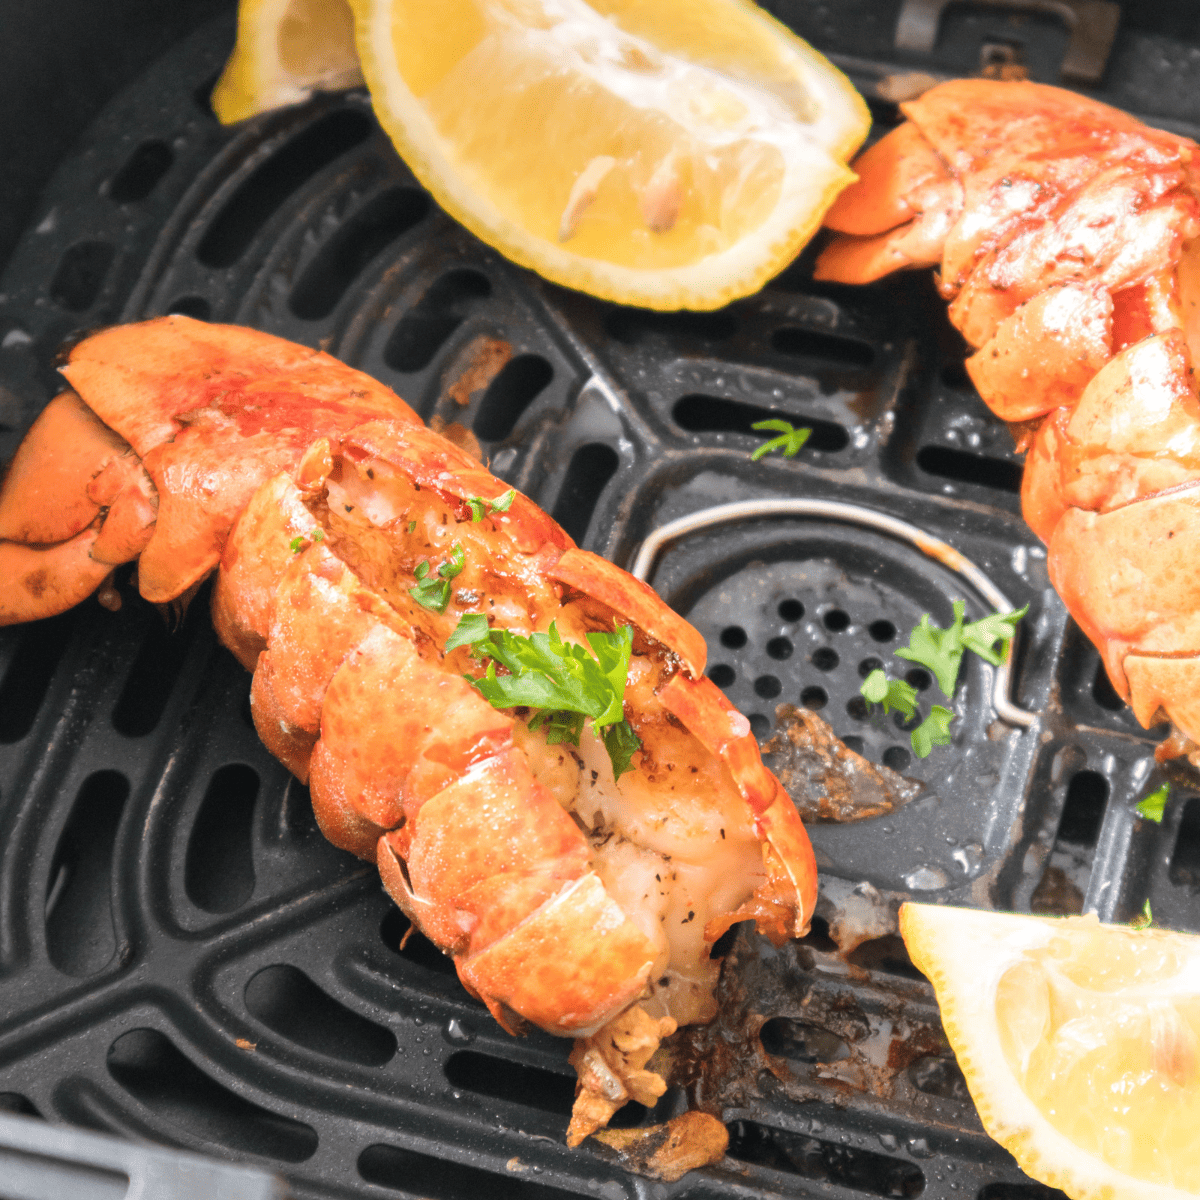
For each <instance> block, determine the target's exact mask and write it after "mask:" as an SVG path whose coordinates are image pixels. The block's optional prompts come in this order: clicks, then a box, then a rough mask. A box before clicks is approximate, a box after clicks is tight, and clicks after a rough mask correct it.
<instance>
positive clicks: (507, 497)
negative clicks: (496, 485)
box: [467, 488, 517, 522]
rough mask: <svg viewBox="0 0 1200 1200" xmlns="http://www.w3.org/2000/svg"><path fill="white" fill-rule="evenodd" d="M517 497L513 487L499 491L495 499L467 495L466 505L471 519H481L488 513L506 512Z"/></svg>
mask: <svg viewBox="0 0 1200 1200" xmlns="http://www.w3.org/2000/svg"><path fill="white" fill-rule="evenodd" d="M516 498H517V493H516V490H515V489H514V488H509V489H508V491H507V492H501V493H500V495H499V496H497V497H496V498H495V500H485V499H483V497H482V496H468V497H467V507H468V508H469V509H470V510H471V521H472V522H475V521H482V520H483V518H484V517H486V516H487V515H488V514H489V513H494V512H508V510H509V509H510V508H512V502H513V501H514V500H515V499H516Z"/></svg>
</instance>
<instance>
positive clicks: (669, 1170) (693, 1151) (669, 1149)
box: [593, 1112, 729, 1183]
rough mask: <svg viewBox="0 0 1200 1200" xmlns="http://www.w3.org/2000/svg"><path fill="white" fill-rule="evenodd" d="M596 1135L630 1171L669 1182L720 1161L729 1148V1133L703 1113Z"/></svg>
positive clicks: (607, 1130) (694, 1113)
mask: <svg viewBox="0 0 1200 1200" xmlns="http://www.w3.org/2000/svg"><path fill="white" fill-rule="evenodd" d="M593 1136H594V1137H595V1138H596V1140H597V1141H600V1142H603V1143H604V1144H605V1145H606V1146H610V1147H611V1148H612V1149H614V1150H615V1151H616V1152H617V1154H618V1156H619V1157H620V1160H621V1166H623V1167H624V1168H625V1169H626V1170H627V1171H632V1172H634V1173H635V1174H637V1175H645V1176H647V1177H648V1178H650V1179H662V1180H665V1181H666V1182H667V1183H674V1182H675V1180H677V1179H679V1178H681V1177H682V1176H683V1175H685V1174H687V1172H688V1171H692V1170H695V1169H696V1168H697V1167H707V1166H708V1165H709V1164H710V1163H716V1162H720V1161H721V1159H723V1158H724V1157H725V1151H726V1150H728V1149H729V1130H727V1129H726V1128H725V1126H724V1125H722V1124H721V1122H720V1121H718V1120H717V1118H716V1117H711V1116H709V1115H708V1113H703V1112H685V1113H682V1114H680V1115H679V1116H678V1117H673V1118H672V1119H671V1120H670V1121H668V1122H667V1123H666V1124H665V1125H650V1126H648V1127H647V1128H645V1129H601V1130H599V1131H598V1132H597V1133H595V1134H594V1135H593Z"/></svg>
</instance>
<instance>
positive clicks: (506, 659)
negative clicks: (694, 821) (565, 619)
mask: <svg viewBox="0 0 1200 1200" xmlns="http://www.w3.org/2000/svg"><path fill="white" fill-rule="evenodd" d="M587 641H588V645H589V646H590V647H591V650H592V653H591V654H589V653H588V652H587V650H586V649H585V648H584V647H583V646H580V645H577V644H576V643H574V642H564V641H563V640H562V638H560V637H559V635H558V629H557V627H556V625H555V624H554V622H551V623H550V630H549V632H547V633H533V634H530V635H529V636H528V637H526V636H524V635H523V634H518V633H510V632H509V631H508V630H507V629H489V628H488V623H487V617H486V616H485V615H484V614H483V613H468V614H467V615H466V616H464V617H463V618H462V619H461V620H460V621H459V623H458V627H457V628H456V629H455V630H454V632H453V633H452V634H451V635H450V637H449V638H447V639H446V649H447V650H453V649H455V648H456V647H458V646H470V647H471V653H472V654H473V655H474V656H475V657H476V658H478V659H480V660H483V659H490V660H491V661H489V662H488V665H487V674H486V675H485V676H484V677H483V678H482V679H476V678H475V677H474V676H472V675H466V676H464V678H465V679H466V681H467V682H468V683H469V684H470V685H471V686H472V687H473V688H474V689H475V690H476V691H477V692H479V694H480V695H481V696H482V697H483V698H484V699H485V700H486V701H487V702H488V703H489V704H490V705H492V707H493V708H532V709H535V710H536V711H535V713H534V716H533V718H532V720H531V721H530V722H529V728H530V729H540V728H544V729H545V730H546V740H547V741H548V742H550V743H551V744H555V743H558V742H570V743H571V744H572V745H574V746H578V745H579V736H580V734H581V733H582V731H583V722H584V719H585V718H588V717H590V718H591V722H592V727H593V728H594V729H595V731H596V733H597V734H599V736H600V739H601V741H603V742H604V748H605V749H606V750H607V751H608V757H609V758H610V759H611V760H612V768H613V776H614V778H616V779H620V777H621V776H622V775H623V774H624V773H625V772H626V771H628V770H630V769H631V768H632V759H633V755H634V754H635V753H636V752H637V751H638V750H639V749H640V748H641V745H642V743H641V741H640V740H639V738H638V736H637V734H636V733H634V731H633V727H632V726H631V725H630V724H629V722H628V721H627V720H626V719H625V681H626V679H627V678H628V677H629V655H630V651H631V650H632V647H633V630H632V629H631V628H630V627H629V626H628V625H622V626H619V627H618V628H617V629H616V630H615V631H614V632H613V633H589V634H588V635H587ZM497 663H499V664H500V665H501V666H502V667H505V668H507V670H508V672H509V673H508V674H507V675H498V674H497V673H496V664H497Z"/></svg>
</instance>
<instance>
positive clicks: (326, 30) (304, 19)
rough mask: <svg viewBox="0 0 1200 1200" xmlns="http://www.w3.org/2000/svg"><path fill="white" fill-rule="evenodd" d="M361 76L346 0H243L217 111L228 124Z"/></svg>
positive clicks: (215, 100) (354, 83) (217, 91)
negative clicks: (235, 38)
mask: <svg viewBox="0 0 1200 1200" xmlns="http://www.w3.org/2000/svg"><path fill="white" fill-rule="evenodd" d="M362 82H363V77H362V72H361V71H360V70H359V67H358V53H357V51H356V50H355V48H354V16H353V14H352V13H351V11H350V5H349V4H348V3H347V2H346V0H242V2H241V4H240V5H239V7H238V27H237V41H236V43H235V45H234V49H233V54H232V55H231V56H230V59H229V62H228V63H226V64H225V70H224V71H223V72H222V73H221V78H220V79H219V80H217V86H216V87H215V88H214V89H213V94H212V106H213V112H215V113H216V114H217V118H218V120H220V121H222V122H224V123H225V124H227V125H228V124H232V123H233V122H234V121H244V120H245V119H246V118H247V117H253V116H255V115H256V114H257V113H260V112H266V111H267V110H268V109H272V108H279V107H280V106H282V105H284V104H295V103H296V102H297V101H300V100H307V99H308V98H309V97H310V96H311V95H312V94H313V92H314V91H328V92H334V91H338V90H339V89H341V88H349V87H358V86H361V84H362Z"/></svg>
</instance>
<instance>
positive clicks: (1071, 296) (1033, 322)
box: [816, 80, 1200, 765]
mask: <svg viewBox="0 0 1200 1200" xmlns="http://www.w3.org/2000/svg"><path fill="white" fill-rule="evenodd" d="M901 108H902V109H903V111H904V115H905V116H906V117H907V118H908V120H907V122H905V124H903V125H901V126H900V127H899V128H897V129H895V130H893V131H892V132H891V133H889V134H888V135H887V136H886V137H884V138H883V139H882V140H881V141H880V142H878V143H877V144H876V145H874V146H873V147H872V148H871V149H869V150H868V151H867V152H866V153H865V154H863V155H862V157H861V158H860V159H859V161H858V163H857V164H856V165H855V169H856V170H857V171H858V172H859V176H860V178H859V181H858V182H857V183H856V184H854V185H852V186H851V187H850V188H848V189H847V190H846V191H845V192H844V193H843V194H842V196H841V197H840V198H839V199H838V201H837V203H836V204H835V205H834V206H833V208H832V209H831V210H830V211H829V214H828V215H827V217H826V224H827V225H828V226H829V227H830V228H831V229H834V230H836V231H838V232H839V234H840V236H838V237H836V238H835V239H834V240H833V241H832V242H831V243H830V245H829V246H828V247H827V248H826V249H825V251H824V253H823V254H822V255H821V257H820V259H819V261H818V263H817V268H816V277H817V278H818V279H827V280H836V281H840V282H845V283H866V282H870V281H871V280H874V279H878V278H880V277H882V276H883V275H886V274H888V273H889V272H891V271H894V270H898V269H901V268H912V267H929V266H935V267H938V268H939V271H940V274H939V276H938V286H939V288H940V289H941V292H942V294H943V296H944V297H945V298H946V299H947V300H949V301H950V319H951V321H952V322H953V323H954V325H955V326H956V327H957V328H958V329H959V330H960V331H961V332H962V334H963V336H964V337H965V338H966V340H967V341H968V342H969V343H970V344H971V345H972V346H973V347H975V349H976V352H975V353H974V354H973V355H972V356H971V357H970V358H969V359H968V360H967V364H966V365H967V370H968V372H969V374H970V376H971V379H972V381H973V382H974V384H975V386H976V387H977V388H978V390H979V394H980V395H981V396H982V397H983V399H984V401H985V402H986V403H987V404H988V405H989V407H990V408H991V409H992V411H993V412H995V413H996V414H997V415H998V416H1000V417H1002V418H1003V419H1004V420H1006V421H1010V422H1014V423H1021V429H1020V431H1019V436H1020V439H1021V444H1022V446H1025V447H1027V448H1028V456H1027V459H1026V464H1025V479H1024V484H1023V488H1022V497H1021V499H1022V506H1023V509H1024V514H1025V518H1026V520H1027V521H1028V522H1029V525H1030V526H1031V528H1032V529H1033V530H1034V532H1035V533H1037V534H1038V536H1039V537H1041V538H1042V539H1043V540H1044V541H1045V542H1046V543H1047V545H1048V547H1049V556H1048V561H1049V571H1050V577H1051V580H1052V581H1053V583H1054V586H1055V587H1056V589H1057V590H1058V593H1059V595H1060V596H1062V598H1063V600H1064V602H1065V603H1066V605H1067V607H1068V608H1069V609H1070V611H1071V614H1072V616H1074V617H1075V619H1076V621H1078V623H1079V625H1080V626H1081V627H1082V628H1083V630H1084V631H1085V633H1087V635H1088V636H1089V637H1090V638H1091V639H1092V641H1093V642H1094V643H1095V644H1096V646H1097V647H1098V648H1099V650H1100V654H1101V656H1102V658H1103V661H1104V665H1105V667H1106V669H1107V671H1108V675H1109V678H1110V679H1111V680H1112V683H1113V686H1114V687H1115V688H1116V690H1117V691H1118V693H1119V694H1120V695H1121V696H1122V697H1123V698H1124V699H1126V700H1127V701H1128V702H1129V703H1130V704H1131V705H1132V707H1133V711H1134V713H1135V714H1136V716H1137V718H1138V720H1140V721H1141V722H1142V723H1143V724H1144V725H1149V724H1150V723H1152V722H1155V721H1160V720H1163V719H1167V720H1170V721H1171V722H1172V723H1173V725H1174V727H1175V731H1176V732H1175V736H1174V737H1172V738H1171V739H1170V740H1169V741H1168V742H1167V743H1165V744H1164V746H1163V747H1162V748H1160V754H1162V755H1171V754H1179V753H1188V754H1189V756H1190V757H1191V758H1192V760H1193V761H1194V762H1196V763H1197V765H1200V570H1197V569H1196V567H1195V565H1194V564H1195V563H1196V561H1198V560H1197V551H1198V550H1200V404H1198V401H1197V381H1196V374H1195V366H1196V365H1197V363H1198V362H1200V176H1198V175H1197V166H1196V162H1195V159H1194V155H1195V153H1196V150H1197V147H1196V145H1195V143H1193V142H1191V141H1189V140H1188V139H1187V138H1183V137H1178V136H1176V135H1174V134H1170V133H1165V132H1163V131H1161V130H1156V129H1150V128H1149V127H1147V126H1146V125H1143V124H1142V123H1141V122H1139V121H1137V120H1135V119H1134V118H1133V117H1130V116H1128V115H1127V114H1125V113H1122V112H1119V111H1117V110H1116V109H1112V108H1109V107H1107V106H1106V105H1103V104H1098V103H1096V102H1095V101H1093V100H1089V99H1086V98H1085V97H1082V96H1078V95H1075V94H1073V93H1070V92H1065V91H1061V90H1059V89H1057V88H1052V87H1046V86H1043V85H1041V84H1034V83H1025V82H1011V83H1000V82H992V81H987V80H957V81H954V82H951V83H946V84H942V85H940V86H938V87H935V88H933V89H932V90H930V91H928V92H926V93H925V94H924V95H923V96H921V97H920V98H919V99H917V100H913V101H911V102H909V103H907V104H903V105H901Z"/></svg>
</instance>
